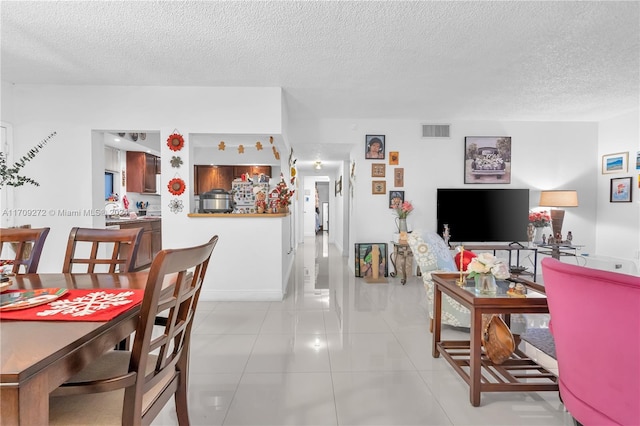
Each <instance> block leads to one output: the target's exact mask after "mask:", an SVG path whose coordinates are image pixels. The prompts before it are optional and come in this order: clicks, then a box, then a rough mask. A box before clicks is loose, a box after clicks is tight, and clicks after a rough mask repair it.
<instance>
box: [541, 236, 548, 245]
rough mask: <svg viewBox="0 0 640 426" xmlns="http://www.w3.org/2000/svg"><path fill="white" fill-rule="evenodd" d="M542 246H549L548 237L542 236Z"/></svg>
mask: <svg viewBox="0 0 640 426" xmlns="http://www.w3.org/2000/svg"><path fill="white" fill-rule="evenodd" d="M542 244H547V235H546V234H542Z"/></svg>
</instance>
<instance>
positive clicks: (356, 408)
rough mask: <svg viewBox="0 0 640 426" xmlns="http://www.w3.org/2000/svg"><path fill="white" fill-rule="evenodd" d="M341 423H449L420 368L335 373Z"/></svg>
mask: <svg viewBox="0 0 640 426" xmlns="http://www.w3.org/2000/svg"><path fill="white" fill-rule="evenodd" d="M332 376H333V386H334V392H335V399H336V407H337V412H338V424H339V425H449V424H451V422H450V420H449V418H448V416H447V414H446V413H445V412H444V410H443V409H442V408H441V407H440V405H439V404H438V402H437V401H436V400H435V399H434V398H433V396H432V394H431V392H430V391H429V388H428V386H426V384H425V383H424V381H423V380H422V378H421V377H420V374H419V373H418V372H416V371H393V372H345V373H340V372H337V373H332Z"/></svg>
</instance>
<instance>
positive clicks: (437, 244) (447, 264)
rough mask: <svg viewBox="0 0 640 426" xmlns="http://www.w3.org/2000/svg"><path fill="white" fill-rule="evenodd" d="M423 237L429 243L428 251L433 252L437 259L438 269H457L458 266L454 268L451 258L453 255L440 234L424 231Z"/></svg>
mask: <svg viewBox="0 0 640 426" xmlns="http://www.w3.org/2000/svg"><path fill="white" fill-rule="evenodd" d="M423 238H424V241H425V242H426V243H427V244H428V245H429V249H430V251H432V252H433V253H434V254H435V256H436V259H437V260H438V269H440V270H443V271H457V270H458V268H456V264H455V261H454V260H453V256H451V251H450V250H449V247H447V245H446V244H445V242H444V240H443V239H442V237H440V235H438V234H436V233H435V232H425V233H424V237H423Z"/></svg>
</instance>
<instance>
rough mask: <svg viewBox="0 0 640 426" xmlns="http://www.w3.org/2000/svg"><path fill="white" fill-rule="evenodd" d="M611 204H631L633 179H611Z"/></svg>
mask: <svg viewBox="0 0 640 426" xmlns="http://www.w3.org/2000/svg"><path fill="white" fill-rule="evenodd" d="M610 194H611V195H610V196H609V202H611V203H630V202H631V178H630V177H623V178H613V179H611V192H610Z"/></svg>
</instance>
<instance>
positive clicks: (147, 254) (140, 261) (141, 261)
mask: <svg viewBox="0 0 640 426" xmlns="http://www.w3.org/2000/svg"><path fill="white" fill-rule="evenodd" d="M152 250H153V249H152V247H151V232H149V231H146V230H145V231H144V232H143V233H142V237H141V238H140V245H139V246H138V256H137V257H136V269H138V268H142V267H144V266H147V265H150V264H151V261H152V260H153V251H152Z"/></svg>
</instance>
